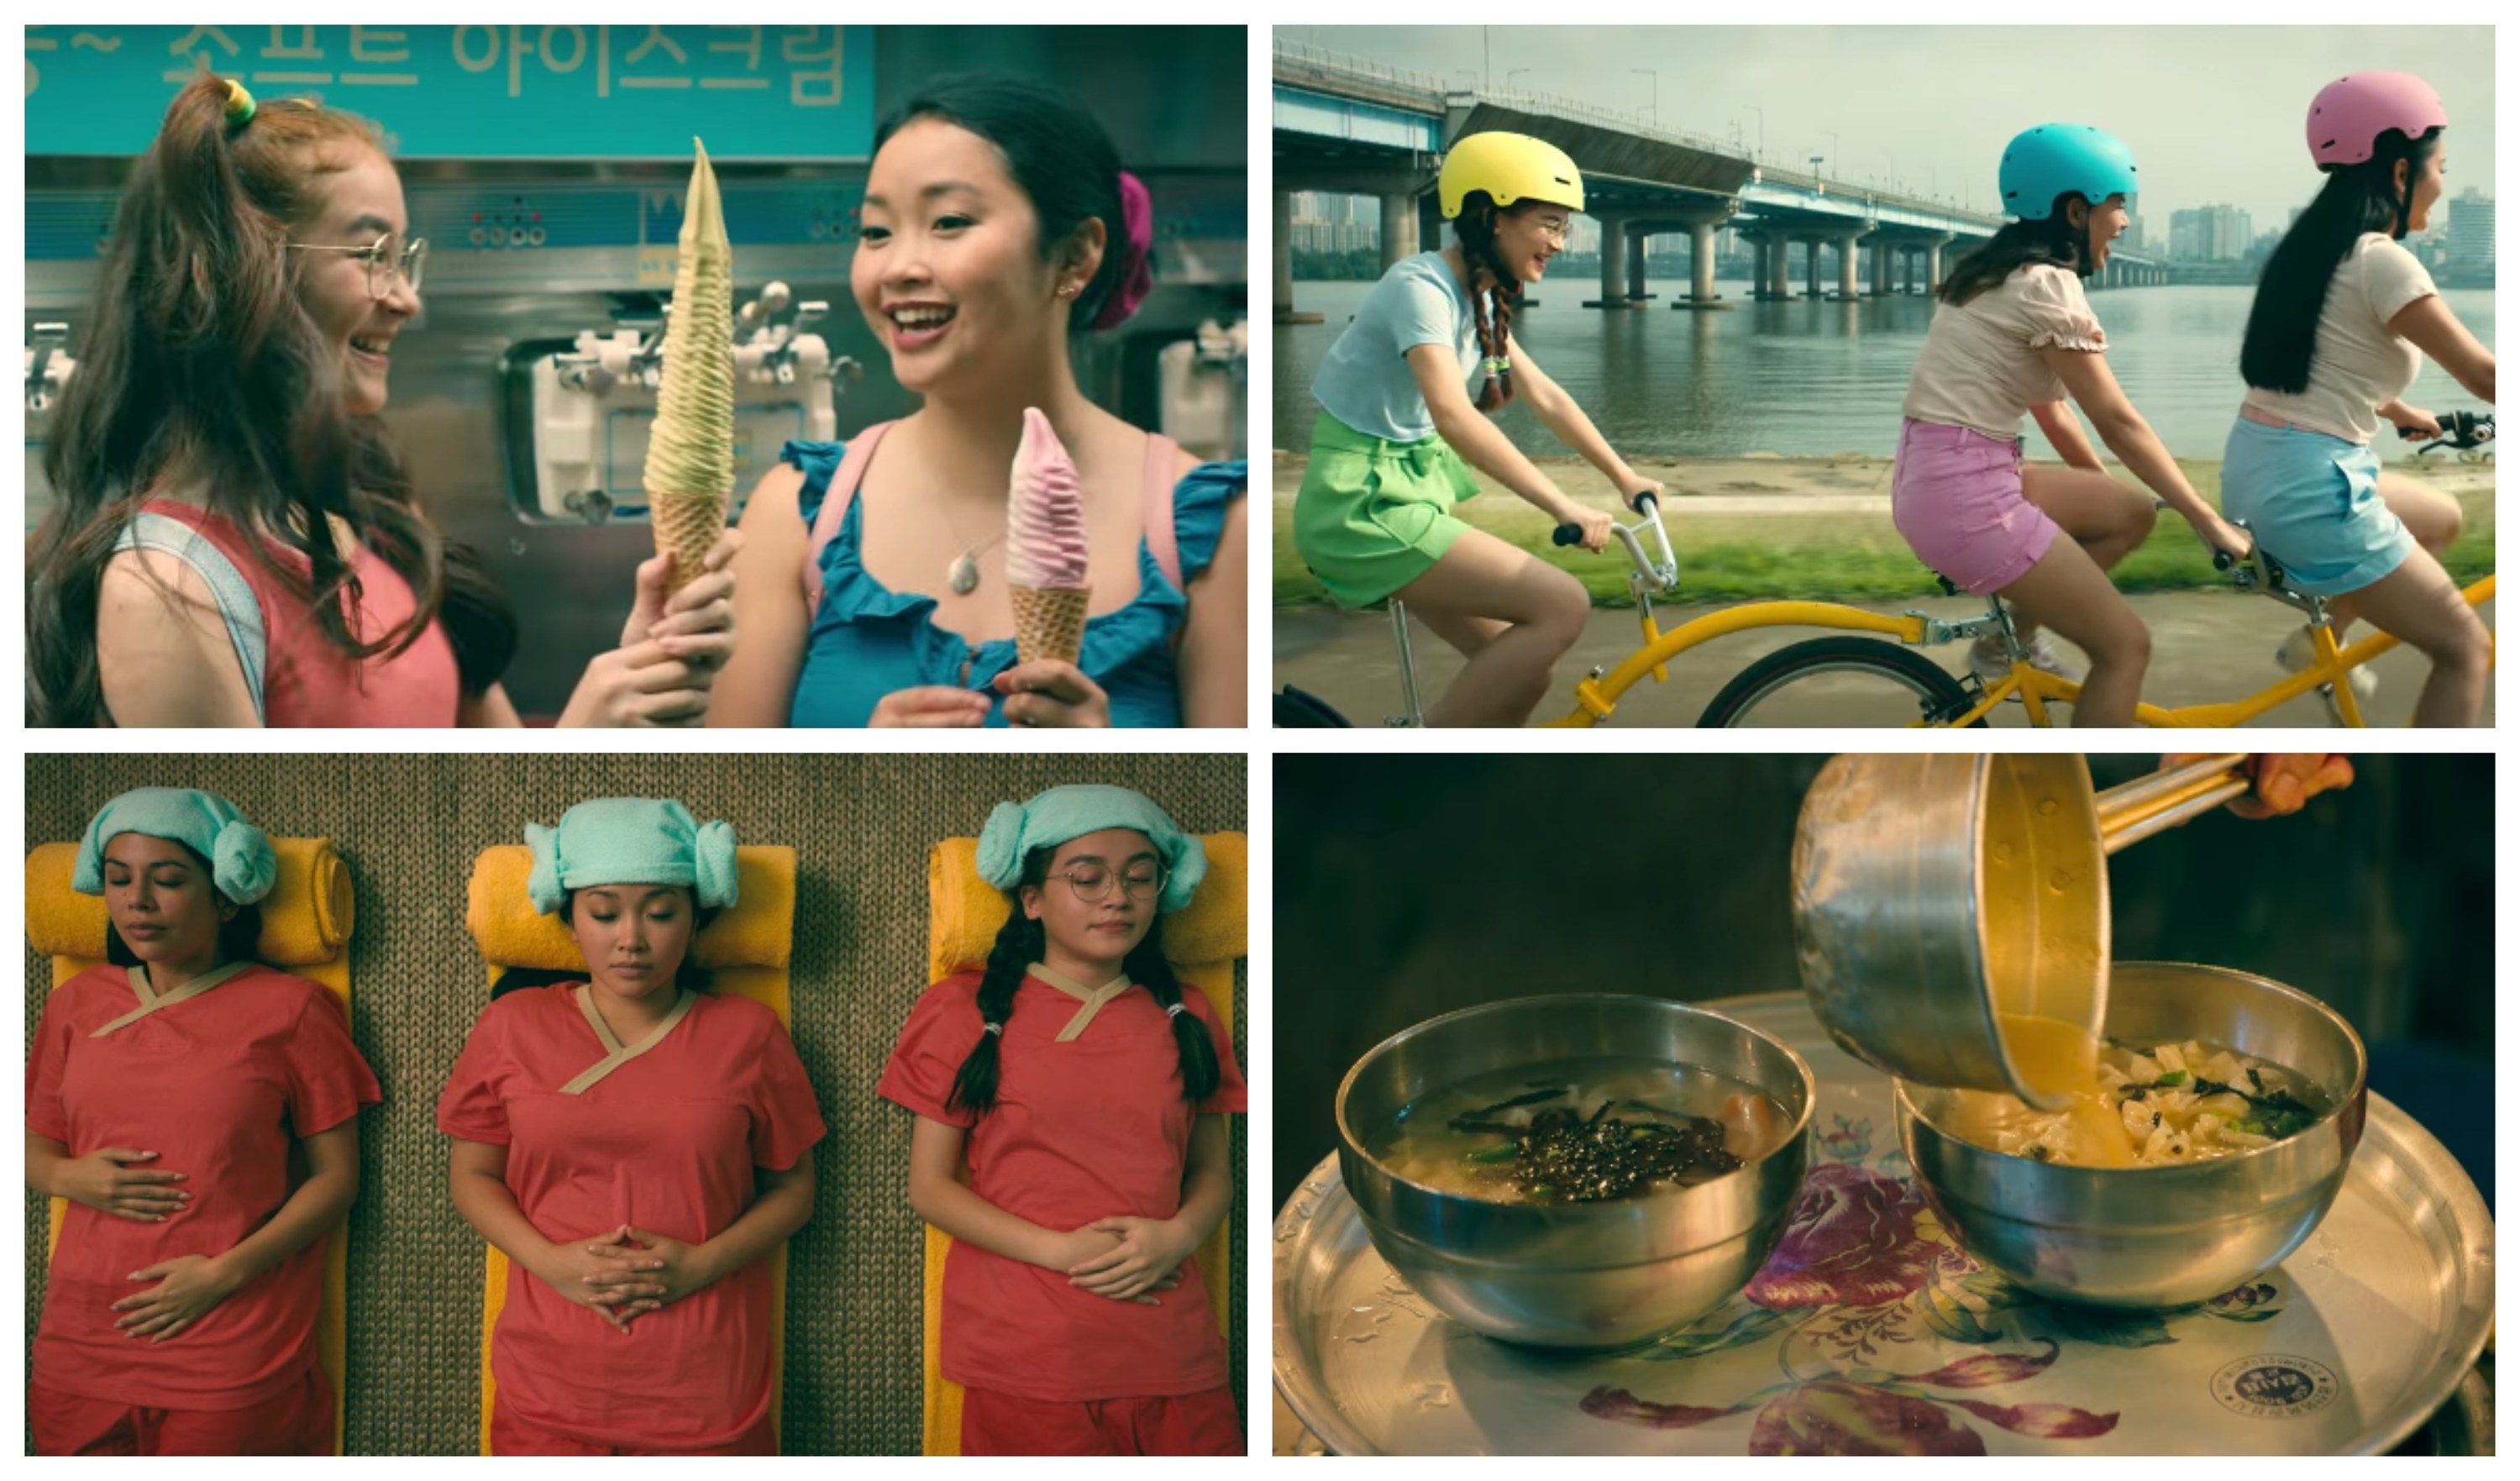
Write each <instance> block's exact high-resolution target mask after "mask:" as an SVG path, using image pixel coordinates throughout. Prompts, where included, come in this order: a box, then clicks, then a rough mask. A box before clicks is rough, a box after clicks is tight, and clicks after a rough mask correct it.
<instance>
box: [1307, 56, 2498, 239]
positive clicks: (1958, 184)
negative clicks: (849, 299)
mask: <svg viewBox="0 0 2520 1481" xmlns="http://www.w3.org/2000/svg"><path fill="white" fill-rule="evenodd" d="M1276 35H1277V36H1278V37H1279V38H1280V39H1283V40H1288V41H1295V42H1299V43H1304V44H1309V45H1315V46H1320V47H1324V48H1327V49H1329V50H1331V51H1336V52H1344V53H1347V54H1349V55H1352V56H1355V57H1359V58H1362V59H1365V60H1368V61H1372V62H1376V63H1380V64H1383V65H1385V66H1389V67H1396V68H1401V69H1405V70H1410V71H1415V72H1418V73H1422V74H1425V75H1427V76H1429V77H1432V78H1434V79H1436V80H1437V81H1438V82H1439V83H1441V84H1443V85H1448V86H1455V87H1464V86H1472V87H1476V86H1484V87H1486V88H1488V89H1490V90H1491V91H1498V92H1505V91H1512V92H1521V93H1534V94H1543V95H1553V96H1556V97H1561V98H1566V99H1569V100H1573V101H1575V102H1578V103H1580V104H1581V105H1582V106H1585V107H1588V108H1593V109H1599V110H1604V111H1607V112H1613V113H1617V114H1621V115H1625V116H1630V117H1634V118H1637V119H1638V120H1639V121H1641V122H1643V121H1650V122H1652V123H1653V124H1655V125H1658V126H1660V127H1663V128H1667V129H1672V130H1676V131H1681V132H1687V133H1692V134H1697V135H1701V136H1705V137H1709V138H1712V139H1716V140H1721V141H1726V142H1737V145H1738V147H1739V148H1740V149H1741V150H1742V151H1743V153H1745V154H1753V155H1757V156H1759V157H1761V158H1762V159H1763V160H1764V162H1766V163H1768V164H1771V165H1776V166H1779V167H1787V168H1792V169H1796V170H1805V169H1809V168H1811V165H1810V164H1809V162H1808V159H1809V157H1810V156H1812V155H1819V156H1821V157H1823V161H1824V162H1823V166H1822V170H1823V173H1824V174H1826V175H1829V176H1830V177H1831V178H1834V179H1842V180H1844V181H1845V182H1846V183H1848V184H1850V185H1865V184H1881V185H1889V184H1893V183H1895V184H1896V185H1898V186H1900V187H1902V188H1905V189H1907V190H1910V191H1912V192H1913V193H1914V194H1916V195H1919V196H1924V197H1930V198H1935V199H1944V200H1948V201H1951V202H1955V203H1958V204H1962V205H1964V206H1965V207H1968V208H1973V209H1976V210H1980V211H1991V210H1992V209H1993V208H1994V206H1995V203H1996V199H1995V163H1996V157H1997V155H1998V154H1999V153H2000V152H2001V149H2002V146H2003V141H2004V140H2005V139H2008V138H2009V137H2011V135H2012V133H2014V132H2017V131H2018V130H2019V129H2021V128H2024V127H2027V126H2029V125H2030V124H2033V123H2037V122H2044V121H2050V120H2055V119H2065V120H2071V121H2081V122H2091V123H2096V124H2099V125H2101V126H2103V127H2106V128H2109V129H2110V130H2111V131H2112V132H2114V133H2116V134H2118V135H2119V136H2120V137H2121V138H2124V139H2125V140H2126V141H2127V143H2128V145H2129V146H2130V147H2131V148H2132V149H2133V150H2134V151H2135V154H2136V157H2137V158H2138V161H2140V162H2141V164H2142V168H2143V180H2144V187H2145V188H2144V189H2143V190H2142V191H2141V192H2139V194H2138V210H2139V212H2140V213H2141V214H2142V215H2143V216H2144V218H2145V219H2146V220H2147V222H2148V223H2153V224H2152V225H2151V227H2150V234H2151V236H2152V237H2154V238H2159V237H2162V236H2164V235H2165V229H2164V227H2163V226H2162V225H2160V224H2159V223H2166V222H2167V221H2168V220H2169V217H2170V213H2171V212H2172V211H2174V210H2187V209H2195V208H2198V207H2203V206H2212V205H2217V204H2230V205H2234V206H2236V207H2238V208H2240V209H2243V210H2246V211H2248V212H2249V213H2250V214H2251V215H2252V216H2253V217H2254V218H2255V219H2257V220H2262V221H2280V220H2283V219H2285V218H2286V215H2287V213H2288V212H2289V211H2290V210H2291V209H2292V208H2294V207H2297V206H2299V205H2301V204H2302V203H2304V202H2307V201H2308V200H2310V198H2311V197H2312V196H2313V195H2315V194H2316V193H2317V191H2318V180H2319V176H2318V171H2317V170H2316V168H2315V167H2314V166H2313V165H2312V164H2311V162H2310V160H2309V157H2308V153H2307V150H2306V149H2305V147H2304V144H2303V140H2302V122H2303V117H2304V113H2305V111H2306V110H2307V108H2308V106H2309V102H2310V97H2311V95H2312V94H2313V93H2314V92H2316V91H2317V89H2318V87H2319V86H2320V85H2322V84H2323V83H2324V82H2326V81H2328V80H2330V79H2332V78H2333V77H2335V76H2337V75H2340V74H2342V73H2343V72H2346V71H2354V70H2369V69H2401V70H2409V71H2416V72H2419V73H2421V74H2422V75H2423V76H2424V77H2425V78H2426V80H2428V81H2430V82H2431V83H2432V84H2433V86H2434V87H2435V88H2436V89H2437V90H2438V91H2439V92H2440V93H2441V95H2442V99H2443V103H2444V106H2445V107H2446V108H2447V109H2448V111H2449V112H2450V116H2451V119H2452V125H2451V128H2450V130H2449V131H2448V133H2447V135H2446V136H2445V137H2446V140H2447V142H2448V149H2447V152H2446V156H2445V157H2446V160H2447V163H2448V185H2449V191H2448V196H2449V197H2453V198H2454V197H2455V196H2456V195H2457V194H2458V193H2459V191H2460V190H2462V189H2463V188H2465V187H2467V186H2469V185H2478V184H2482V185H2484V186H2485V187H2486V189H2487V193H2488V194H2489V195H2490V194H2491V182H2492V181H2493V179H2494V114H2495V104H2494V86H2493V81H2494V79H2493V51H2494V47H2493V30H2492V28H2491V27H2482V26H2466V27H2457V26H2392V27H2353V26H2318V27H2309V26H2300V27H2224V28H2186V29H2181V30H2178V31H2175V32H2171V33H2167V34H2165V33H2164V32H2163V31H2162V30H2160V29H2158V28H2151V27H2132V26H2101V27H2035V28H2033V27H1999V26H1949V27H1919V26H1882V27H1860V26H1830V27H1824V28H1823V27H1797V26H1598V27H1548V28H1542V27H1530V26H1494V27H1481V26H1476V25H1467V26H1279V27H1277V29H1276ZM2030 45H2036V46H2038V47H2039V48H2041V49H2042V50H2050V51H2052V52H2053V54H2054V55H2056V56H2060V57H2071V58H2072V59H2073V60H2074V66H2075V72H2074V75H2075V76H2080V77H2088V78H2092V79H2094V82H2093V86H2092V87H2091V88H2090V89H2089V91H2090V92H2091V94H2092V96H2091V97H2090V99H2089V100H2088V101H2087V102H2079V103H2078V101H2077V100H2076V99H2075V98H2074V97H2073V93H2072V89H2071V88H2070V86H2066V87H2060V85H2059V82H2058V74H2057V73H2055V72H2054V71H2053V70H2052V69H2050V68H2048V67H2043V66H2033V65H2028V61H2027V59H2025V58H2024V56H2023V55H2022V53H2023V51H2024V49H2025V47H2026V46H2030ZM1605 59H1606V60H1605ZM1946 74H1948V75H1946ZM1950 76H1964V77H1966V78H1967V79H1968V80H1967V85H1966V86H1965V87H1956V86H1954V85H1953V84H1952V83H1951V81H1950V80H1949V77H1950ZM2134 79H2141V80H2140V81H2137V80H2134ZM1912 95H1913V96H1914V97H1917V98H1919V99H1930V106H1929V107H1916V108H1904V109H1894V110H1892V111H1890V112H1884V111H1883V110H1882V108H1881V106H1880V105H1881V103H1882V102H1883V101H1884V100H1889V101H1892V102H1896V101H1898V100H1901V99H1905V98H1908V97H1910V96H1912ZM2155 96H2166V97H2170V98H2174V99H2176V100H2177V106H2176V107H2175V108H2160V107H2153V106H2150V105H2149V103H2148V101H2147V100H2148V99H2150V98H2152V97H2155Z"/></svg>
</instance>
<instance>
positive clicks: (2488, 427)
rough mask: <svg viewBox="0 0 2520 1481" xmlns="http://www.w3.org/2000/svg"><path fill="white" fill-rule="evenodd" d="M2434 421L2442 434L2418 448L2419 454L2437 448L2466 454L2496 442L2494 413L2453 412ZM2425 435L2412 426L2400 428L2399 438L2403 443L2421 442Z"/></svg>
mask: <svg viewBox="0 0 2520 1481" xmlns="http://www.w3.org/2000/svg"><path fill="white" fill-rule="evenodd" d="M2433 420H2434V421H2435V422H2438V423H2439V424H2441V429H2442V434H2441V435H2440V436H2438V437H2436V438H2434V439H2433V440H2431V441H2429V442H2426V443H2424V445H2423V446H2421V447H2419V448H2416V449H2415V451H2417V452H2419V453H2428V452H2431V451H2432V450H2433V449H2434V448H2437V447H2449V448H2456V449H2458V450H2459V451H2461V452H2465V451H2466V450H2467V449H2469V448H2472V447H2482V446H2484V445H2485V444H2486V443H2488V442H2491V441H2493V440H2494V414H2493V413H2492V412H2452V413H2450V414H2448V415H2447V416H2442V417H2436V418H2434V419H2433ZM2423 435H2424V434H2423V433H2422V432H2420V431H2417V430H2416V429H2415V428H2413V427H2410V426H2402V427H2399V428H2398V438H2399V440H2400V441H2403V442H2414V441H2419V440H2421V439H2422V438H2423Z"/></svg>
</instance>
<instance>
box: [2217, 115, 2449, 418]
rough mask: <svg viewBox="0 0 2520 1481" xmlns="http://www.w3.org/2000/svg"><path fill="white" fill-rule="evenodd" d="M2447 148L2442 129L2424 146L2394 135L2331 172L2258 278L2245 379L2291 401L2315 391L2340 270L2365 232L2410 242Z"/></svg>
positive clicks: (2429, 132) (2429, 133)
mask: <svg viewBox="0 0 2520 1481" xmlns="http://www.w3.org/2000/svg"><path fill="white" fill-rule="evenodd" d="M2440 148H2441V130H2440V129H2438V128H2428V129H2426V130H2424V133H2423V137H2421V138H2419V139H2409V138H2408V137H2407V136H2406V135H2405V134H2403V133H2400V132H2399V131H2398V130H2396V129H2394V128H2393V129H2388V130H2386V131H2384V132H2382V134H2381V135H2380V137H2379V138H2378V139H2377V140H2375V141H2374V142H2373V144H2372V147H2371V157H2370V158H2368V159H2365V160H2363V162H2362V163H2360V164H2347V165H2340V166H2338V167H2336V168H2334V169H2331V170H2329V171H2328V173H2327V183H2326V184H2324V185H2322V186H2320V187H2319V188H2318V195H2317V196H2314V197H2312V198H2311V202H2310V204H2309V205H2307V206H2304V207H2303V208H2302V212H2301V216H2300V218H2299V219H2298V220H2296V221H2294V222H2293V224H2292V229H2291V230H2289V231H2287V232H2285V233H2284V236H2283V241H2281V242H2279V243H2277V244H2276V245H2275V249H2274V255H2273V256H2271V257H2269V258H2268V259H2267V267H2266V271H2265V272H2264V273H2263V274H2261V275H2260V276H2259V278H2258V296H2257V298H2256V299H2255V300H2254V301H2253V302H2251V303H2250V305H2249V329H2248V334H2247V335H2246V336H2245V337H2243V338H2242V339H2241V341H2240V379H2241V380H2243V381H2247V382H2248V383H2249V384H2251V385H2253V386H2256V387H2257V388H2258V389H2260V390H2271V391H2282V392H2285V393H2286V394H2290V395H2298V394H2300V393H2301V392H2303V391H2305V390H2308V389H2309V388H2310V357H2311V352H2312V350H2313V349H2314V348H2316V347H2317V345H2318V316H2319V311H2320V310H2321V309H2322V308H2324V307H2325V306H2326V304H2327V289H2328V285H2329V284H2330V283H2331V282H2333V281H2334V279H2335V277H2336V268H2337V264H2339V263H2341V262H2343V261H2344V260H2345V255H2346V253H2348V252H2351V251H2352V250H2354V244H2355V243H2357V242H2360V241H2362V240H2363V235H2364V234H2365V233H2368V232H2387V233H2388V234H2389V235H2390V237H2392V238H2403V237H2404V236H2406V235H2407V218H2408V216H2409V215H2410V214H2412V212H2413V209H2414V199H2415V181H2416V180H2417V179H2418V178H2419V177H2421V176H2422V174H2423V172H2424V167H2425V166H2426V165H2428V164H2430V163H2431V162H2432V157H2433V154H2434V152H2435V151H2437V150H2439V149H2440ZM2402 159H2403V160H2405V161H2406V164H2407V183H2406V186H2405V188H2404V189H2401V188H2400V187H2399V185H2398V182H2397V178H2396V175H2397V164H2398V161H2400V160H2402Z"/></svg>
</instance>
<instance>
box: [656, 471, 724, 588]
mask: <svg viewBox="0 0 2520 1481" xmlns="http://www.w3.org/2000/svg"><path fill="white" fill-rule="evenodd" d="M648 527H649V528H650V529H651V530H652V531H654V533H655V536H656V554H658V555H660V556H671V557H673V558H674V571H673V575H672V577H671V578H670V579H669V580H668V582H667V584H666V589H667V590H668V591H681V590H682V589H683V588H684V587H686V586H689V585H691V584H692V583H693V582H694V581H696V580H698V579H699V575H700V569H701V562H702V561H706V560H707V559H708V553H709V547H711V546H713V545H715V544H717V542H718V537H719V536H720V535H723V534H725V533H726V496H725V495H723V494H666V493H657V494H651V495H649V504H648Z"/></svg>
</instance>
